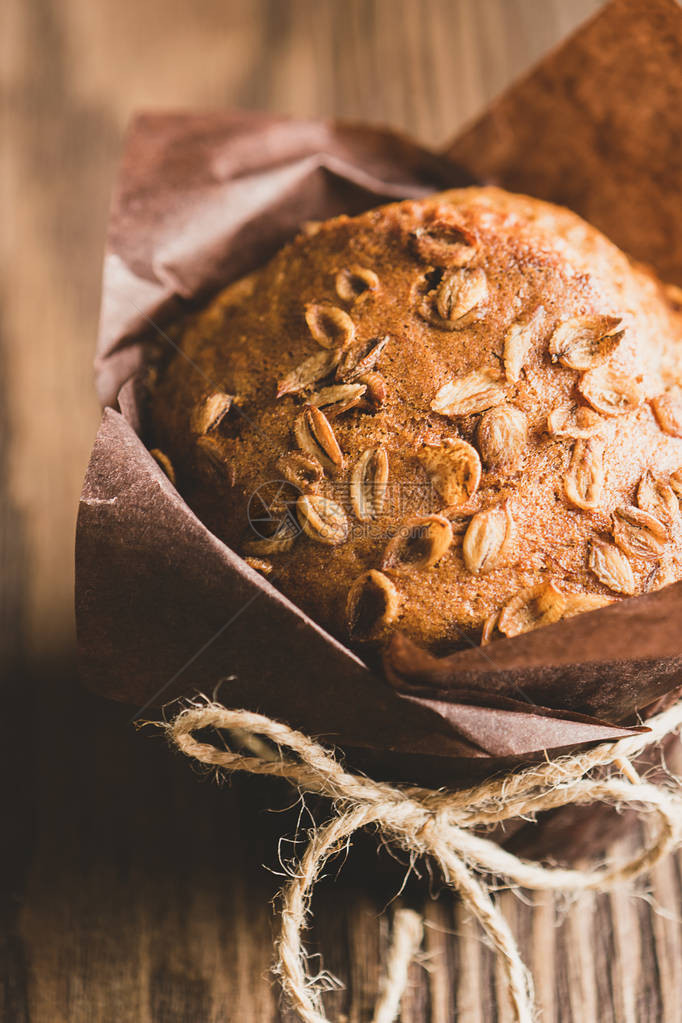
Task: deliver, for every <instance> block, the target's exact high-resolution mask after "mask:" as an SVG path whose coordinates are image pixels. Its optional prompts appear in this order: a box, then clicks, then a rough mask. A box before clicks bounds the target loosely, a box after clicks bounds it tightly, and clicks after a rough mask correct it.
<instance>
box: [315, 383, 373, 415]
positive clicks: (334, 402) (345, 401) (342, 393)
mask: <svg viewBox="0 0 682 1023" xmlns="http://www.w3.org/2000/svg"><path fill="white" fill-rule="evenodd" d="M366 390H367V385H366V384H332V385H331V386H330V387H323V388H322V390H321V391H317V392H316V393H315V394H311V395H310V398H309V399H308V403H309V404H310V405H314V406H315V407H316V408H324V409H326V410H327V411H326V415H327V418H333V417H335V416H340V415H341V414H342V413H343V412H348V411H349V410H350V409H352V408H356V407H357V406H358V405H359V404H360V399H361V398H362V396H363V394H364V393H365V391H366Z"/></svg>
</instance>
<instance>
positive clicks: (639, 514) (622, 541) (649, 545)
mask: <svg viewBox="0 0 682 1023" xmlns="http://www.w3.org/2000/svg"><path fill="white" fill-rule="evenodd" d="M613 538H614V540H615V541H616V543H617V545H618V546H619V547H620V549H621V550H622V551H623V552H624V553H625V554H629V555H630V556H631V557H633V558H646V559H651V560H655V559H656V558H659V557H660V556H661V554H662V553H663V550H664V548H665V544H666V541H667V539H668V530H667V529H666V527H665V526H664V525H663V523H662V522H661V521H660V519H657V518H656V517H655V516H654V515H650V514H649V512H646V511H642V510H641V509H640V508H635V507H633V506H632V505H622V506H621V507H620V508H616V510H615V511H614V513H613Z"/></svg>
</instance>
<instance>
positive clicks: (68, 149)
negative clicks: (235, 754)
mask: <svg viewBox="0 0 682 1023" xmlns="http://www.w3.org/2000/svg"><path fill="white" fill-rule="evenodd" d="M599 6H600V5H599V3H598V0H423V2H418V0H222V2H219V0H198V2H195V3H193V4H190V3H189V2H188V0H166V2H161V0H150V2H147V3H140V2H133V0H98V2H95V3H93V2H92V0H5V4H4V5H3V6H2V13H1V14H0V18H1V19H2V20H1V21H0V38H1V39H2V44H1V45H2V61H1V62H0V75H1V76H2V78H1V82H2V92H3V129H4V144H3V146H2V149H1V151H0V161H1V164H0V166H1V167H2V177H1V181H2V203H3V211H2V227H3V229H2V235H1V237H2V241H1V244H2V264H1V265H2V300H1V304H0V392H1V393H0V553H1V557H2V565H1V573H0V664H1V666H2V678H3V684H4V685H3V698H2V706H3V712H4V713H3V724H2V728H3V739H2V749H3V753H4V762H3V772H2V776H1V777H2V786H3V793H2V811H3V813H2V818H3V824H4V828H3V841H2V849H3V853H2V856H3V861H4V862H3V871H2V891H1V892H0V976H1V979H2V987H1V988H0V1018H1V1019H2V1020H6V1021H8V1023H28V1021H30V1023H61V1021H64V1023H67V1021H68V1023H95V1021H98V1023H109V1021H111V1023H128V1021H130V1023H137V1021H140V1023H148V1021H151V1023H185V1021H187V1023H209V1021H210V1023H218V1021H220V1023H223V1021H229V1023H270V1021H275V1020H286V1021H293V1016H292V1014H290V1013H288V1012H287V1011H286V1010H284V1009H283V1008H282V1005H281V999H280V995H279V991H278V988H277V986H276V984H275V982H274V980H273V979H272V976H271V975H270V973H269V967H270V964H271V957H272V939H273V935H274V933H275V926H276V920H275V917H274V915H273V910H272V906H271V904H270V900H271V898H272V896H273V894H274V893H275V891H276V889H277V885H278V883H279V880H280V878H279V876H278V872H280V871H281V869H282V868H281V866H280V864H279V857H280V856H281V857H282V858H283V859H286V858H287V857H290V856H291V855H292V854H293V853H294V852H295V847H293V846H291V845H288V844H284V845H283V846H282V847H279V846H278V839H279V837H280V836H281V835H292V834H293V833H294V831H295V828H296V825H297V822H299V820H300V825H301V827H303V828H304V827H305V825H306V821H307V820H308V817H307V814H308V812H309V810H308V809H303V810H302V808H301V807H300V805H298V804H296V803H295V802H294V800H293V797H292V794H291V792H290V790H288V789H287V787H286V786H285V785H278V784H273V783H265V782H263V781H259V780H255V779H235V780H233V781H232V782H231V784H229V785H228V786H226V787H224V788H222V789H219V788H218V787H216V786H215V785H213V784H212V782H211V781H210V779H207V778H202V777H199V776H197V775H196V774H195V773H193V772H192V771H191V769H190V767H189V766H188V764H187V763H185V762H183V761H182V760H181V759H180V758H179V757H176V756H172V755H171V754H170V753H169V751H168V750H167V749H166V748H165V746H164V744H163V741H162V740H161V739H160V738H159V736H158V735H156V734H152V733H150V732H146V733H145V732H137V731H136V730H135V729H134V728H133V727H132V725H131V723H130V718H131V710H130V708H125V707H121V706H119V705H114V704H110V703H107V702H106V701H104V700H100V699H98V698H95V697H93V696H92V695H89V694H87V693H85V692H84V691H82V690H81V689H80V688H79V686H78V683H77V681H76V676H75V668H74V652H73V651H74V641H73V617H72V588H73V565H72V562H73V534H74V523H75V510H76V503H77V498H78V492H79V488H80V483H81V480H82V476H83V473H84V469H85V465H86V461H87V456H88V452H89V448H90V445H91V443H92V440H93V437H94V433H95V430H96V425H97V421H98V409H97V405H96V401H95V398H94V395H93V390H92V385H91V369H90V366H91V358H92V352H93V343H94V336H95V331H96V324H97V315H98V302H99V276H100V264H101V253H102V245H103V237H104V230H105V223H106V215H107V204H108V197H109V192H110V188H111V184H112V181H113V177H114V174H115V170H116V161H117V155H118V153H119V150H120V143H121V136H122V132H123V130H124V128H125V124H126V121H127V119H128V118H129V116H130V114H131V112H132V111H133V110H134V109H136V108H140V107H186V106H194V107H224V106H231V107H247V108H254V109H255V108H268V109H273V110H276V111H281V112H285V113H291V114H296V115H310V116H318V115H323V116H327V115H340V116H343V117H346V118H352V119H361V120H365V121H370V122H373V123H380V124H388V125H390V126H392V127H397V128H401V129H404V130H406V131H408V132H409V133H411V134H413V135H415V136H416V137H417V138H418V139H420V140H422V141H426V142H429V143H444V142H446V141H447V139H448V138H449V137H451V136H452V135H453V134H454V133H455V132H456V131H457V130H458V128H459V127H461V125H462V124H463V123H464V122H465V121H466V120H467V119H469V118H471V117H472V116H473V115H475V114H476V113H477V112H479V111H480V109H481V108H482V107H483V105H484V104H485V103H486V102H487V101H488V100H489V99H490V98H492V96H493V95H495V94H496V93H497V92H499V91H500V90H501V89H502V88H504V87H505V85H507V84H508V82H509V81H510V80H511V79H513V78H514V77H515V76H517V75H518V74H520V73H521V72H523V71H524V70H525V69H526V68H527V67H528V66H529V65H530V64H531V63H532V62H533V61H534V60H536V59H537V58H538V57H539V56H541V55H542V54H543V53H544V52H545V51H546V50H547V49H548V48H549V47H551V46H553V45H555V44H556V43H557V42H558V41H559V40H560V39H561V38H563V37H564V36H565V35H566V34H567V33H568V32H570V31H571V30H572V29H573V28H574V27H575V26H576V25H577V24H578V23H579V22H580V21H581V20H582V19H584V18H586V17H588V16H589V15H590V14H592V13H593V12H594V11H595V10H596V9H597V8H598V7H599ZM266 808H267V809H266ZM312 809H313V810H314V811H315V812H318V813H322V814H323V813H324V807H320V806H318V807H313V808H312ZM407 866H408V865H407V864H406V863H404V862H401V860H400V859H395V858H394V857H393V856H391V855H389V853H388V852H387V851H386V850H381V851H379V852H377V848H376V842H375V840H374V838H373V836H371V835H368V836H362V837H361V838H360V839H359V840H358V842H357V843H356V845H355V846H354V847H353V850H352V852H351V855H350V857H349V858H348V860H347V862H346V863H345V864H344V865H343V868H342V869H341V871H340V873H337V872H336V871H333V872H331V873H330V876H329V877H328V878H327V880H326V881H325V882H324V884H323V885H322V887H321V889H320V891H319V894H318V895H317V896H316V899H315V907H314V908H315V922H314V925H313V927H312V929H311V931H310V933H309V935H308V938H309V946H310V948H311V949H312V950H313V951H314V952H318V953H321V954H322V956H323V965H324V967H325V968H327V969H329V970H330V971H331V972H332V973H334V974H335V975H336V976H337V977H338V978H339V979H340V980H341V981H342V982H343V985H344V987H343V989H341V990H339V991H335V992H333V993H331V994H329V995H328V996H327V1009H328V1013H329V1018H330V1019H331V1020H334V1021H338V1023H341V1021H343V1020H345V1021H347V1023H368V1021H369V1020H370V1019H371V1016H372V1007H373V1005H374V1002H375V999H376V994H377V990H378V986H379V980H380V976H381V962H382V959H383V958H384V957H385V954H386V950H387V947H388V943H389V940H390V927H391V917H392V912H393V909H394V907H395V906H396V905H409V906H412V907H414V908H417V909H419V910H420V911H421V912H423V914H424V916H425V919H426V931H425V942H424V950H423V956H422V957H421V960H420V962H418V963H417V964H415V965H413V967H412V968H411V972H410V984H409V988H408V990H407V993H406V995H405V998H404V999H403V1004H402V1010H401V1020H403V1023H427V1021H428V1023H449V1021H454V1020H461V1021H466V1023H491V1021H506V1020H509V1019H510V1010H509V1005H508V1003H507V1001H506V996H505V991H504V984H503V980H502V976H501V973H500V970H499V967H498V965H497V964H496V963H495V961H494V959H493V957H492V955H491V953H490V952H489V951H488V950H487V949H486V948H485V946H483V945H482V944H481V942H480V935H479V933H478V931H477V928H476V927H475V925H474V924H473V923H472V922H471V921H470V920H469V919H467V917H466V914H464V913H463V912H462V910H461V908H460V907H459V905H458V904H457V902H456V901H455V900H453V899H451V898H450V897H448V896H446V895H444V894H442V893H440V887H439V881H438V878H437V877H431V876H430V875H429V872H428V868H427V866H426V865H424V864H416V865H414V867H413V869H411V871H410V877H409V880H408V883H407V885H406V887H405V888H404V890H402V891H401V885H402V880H403V876H404V874H405V872H406V869H407ZM680 890H681V881H680V862H679V861H674V860H670V861H668V862H666V863H664V864H662V865H661V866H660V867H659V868H658V869H657V870H656V872H655V875H654V876H653V878H652V879H651V884H650V887H649V889H647V890H646V891H645V889H644V888H642V890H641V897H640V898H636V899H633V898H631V897H630V896H628V895H627V894H623V893H618V894H614V895H612V896H608V897H601V898H593V897H591V896H586V897H584V898H581V899H580V900H577V901H573V902H562V901H559V900H556V901H555V900H552V899H550V898H548V897H546V896H535V897H533V898H526V897H525V896H524V897H521V896H519V895H517V894H514V893H511V892H502V893H500V895H499V901H500V904H501V905H502V906H503V908H504V911H505V913H506V915H507V917H508V919H509V921H510V923H511V925H512V927H513V929H514V931H515V933H516V934H517V936H518V937H519V940H520V942H521V945H522V948H523V951H524V954H525V956H526V957H527V960H528V962H529V964H530V965H531V966H532V968H533V971H534V974H535V979H536V985H537V990H538V996H539V1001H540V1003H541V1007H542V1019H543V1021H547V1023H550V1021H566V1020H574V1021H581V1023H582V1021H585V1023H590V1021H594V1020H600V1021H604V1023H647V1021H651V1023H654V1021H665V1023H679V1021H680V1020H682V1009H681V999H680V994H681V992H682V958H681V951H682V928H681V927H680V919H679V915H680ZM399 892H400V894H398V893H399Z"/></svg>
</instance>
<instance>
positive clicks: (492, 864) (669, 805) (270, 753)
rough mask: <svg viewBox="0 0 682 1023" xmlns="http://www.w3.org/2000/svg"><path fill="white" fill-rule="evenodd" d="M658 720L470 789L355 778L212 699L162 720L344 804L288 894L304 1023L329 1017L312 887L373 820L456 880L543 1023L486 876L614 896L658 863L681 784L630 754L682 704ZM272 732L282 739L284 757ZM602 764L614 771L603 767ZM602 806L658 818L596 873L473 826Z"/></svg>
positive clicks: (196, 746) (288, 732)
mask: <svg viewBox="0 0 682 1023" xmlns="http://www.w3.org/2000/svg"><path fill="white" fill-rule="evenodd" d="M647 725H648V726H649V729H650V731H649V732H647V733H644V734H638V735H635V736H632V737H628V738H626V739H621V740H619V741H617V742H608V743H601V744H600V745H598V746H596V747H594V748H592V749H590V750H588V751H587V752H583V753H577V754H575V755H568V756H563V757H559V758H557V759H555V760H551V761H547V762H546V763H543V764H542V765H540V766H538V767H531V768H527V769H525V770H521V771H515V772H513V773H509V774H506V775H503V776H499V777H497V778H493V779H491V780H489V781H486V782H483V783H482V784H480V785H477V786H475V787H473V788H469V789H465V790H460V791H449V790H444V789H438V790H434V789H427V788H419V787H414V786H397V785H390V784H387V783H385V782H378V781H374V780H372V779H371V778H369V777H366V776H364V775H360V774H354V773H352V772H350V771H347V770H346V769H345V768H344V767H343V766H342V765H341V763H340V762H339V761H338V760H337V759H336V757H335V756H334V755H333V754H332V753H331V752H330V751H328V750H327V749H324V748H323V747H322V746H320V745H319V744H318V743H317V742H314V741H313V740H312V739H310V738H308V737H307V736H305V735H303V734H302V733H301V732H297V731H294V730H293V729H291V728H289V727H287V726H286V725H284V724H281V723H280V722H277V721H272V720H270V718H267V717H264V716H262V715H260V714H254V713H252V712H250V711H246V710H229V709H227V708H225V707H223V706H221V705H220V704H217V703H212V702H209V701H205V702H204V701H201V702H200V703H193V704H192V705H190V706H188V707H186V708H185V709H184V710H182V711H181V712H180V713H179V714H178V715H177V717H176V718H175V719H174V720H173V721H171V722H170V723H164V724H162V725H161V727H163V728H164V729H165V731H166V733H167V735H168V738H169V739H170V741H171V742H172V744H174V745H175V746H176V747H177V748H178V749H180V750H181V751H182V752H183V753H184V754H186V755H187V756H188V757H191V758H192V759H194V760H196V761H199V762H200V763H202V764H206V765H210V766H213V767H216V768H223V769H225V770H227V771H246V772H247V773H248V774H263V775H272V776H274V777H277V778H286V779H288V780H289V781H290V782H291V783H292V784H293V785H295V786H296V787H297V788H298V789H299V791H300V792H301V793H314V794H316V795H320V796H324V797H326V798H327V799H330V800H332V802H333V807H334V813H333V816H332V817H331V819H330V820H328V821H327V823H325V824H324V825H322V826H320V827H314V828H313V829H312V830H311V832H310V833H309V836H308V845H307V847H306V849H305V851H304V853H303V855H302V857H301V859H300V862H299V864H298V868H297V870H296V872H295V876H294V877H293V879H292V880H291V881H289V882H288V883H287V885H286V886H285V887H284V889H283V891H282V893H281V897H282V911H281V934H280V938H279V941H278V954H279V963H278V967H277V969H278V973H279V975H280V978H281V982H282V986H283V988H284V991H285V994H286V995H287V996H288V998H289V1000H290V1002H291V1004H292V1006H293V1007H294V1008H295V1010H296V1011H297V1012H298V1014H299V1016H300V1018H301V1019H303V1020H304V1021H305V1023H328V1021H327V1017H326V1016H325V1015H324V1011H323V1008H322V1001H321V992H320V984H319V982H316V981H314V980H313V979H312V978H311V977H310V976H309V974H308V971H307V961H306V953H305V949H304V947H303V944H302V931H303V929H304V927H305V926H306V921H307V918H308V914H309V911H310V899H311V896H312V891H313V888H314V886H315V883H316V881H317V879H318V878H319V876H320V873H321V871H322V869H323V867H324V865H325V863H326V861H327V860H328V859H329V857H330V856H332V855H333V854H334V853H335V852H337V851H338V850H339V849H340V848H342V847H343V845H344V843H346V842H348V840H349V839H350V837H351V836H352V835H353V833H354V832H355V831H357V830H358V829H359V828H365V827H368V826H369V825H374V826H375V827H376V828H377V830H378V831H379V833H380V834H381V836H382V838H383V839H384V840H388V841H390V842H394V843H395V844H396V845H398V846H399V847H401V848H402V849H404V850H407V851H408V852H409V853H410V854H412V855H416V856H424V857H429V858H430V859H432V860H433V861H435V863H436V864H437V865H438V867H439V868H440V871H441V873H442V875H443V878H444V879H445V882H446V884H447V885H448V886H449V887H451V888H453V889H454V890H455V891H456V892H457V893H458V895H459V896H460V898H461V899H462V900H463V902H464V904H465V905H466V906H467V907H468V909H469V911H470V912H471V913H472V914H473V916H474V917H475V918H476V919H477V920H478V922H479V924H480V925H481V927H482V929H483V931H484V933H485V935H486V936H487V938H488V939H489V942H490V943H491V944H492V946H493V948H494V950H495V952H496V953H497V955H498V956H499V957H500V959H501V962H502V964H503V966H504V971H505V976H506V981H507V984H508V989H509V995H510V1000H511V1004H512V1007H513V1018H514V1020H515V1021H516V1023H532V1021H533V1020H534V1019H535V1018H536V1017H535V1011H534V995H533V983H532V978H531V975H530V973H529V971H528V970H527V968H526V966H525V965H524V963H523V960H522V958H521V955H520V953H519V949H518V947H517V945H516V942H515V940H514V937H513V935H512V932H511V930H510V928H509V925H508V924H507V922H506V920H505V918H504V917H503V915H502V913H501V912H500V910H499V909H498V908H497V907H496V905H495V903H494V901H493V898H492V896H491V888H490V885H489V884H488V883H487V882H486V880H485V877H486V875H487V876H490V875H492V876H493V877H495V878H500V879H502V880H503V881H504V882H506V884H508V885H513V886H518V887H521V888H527V889H535V890H554V891H561V892H579V891H595V892H603V891H606V890H608V889H610V888H612V887H613V886H614V885H616V884H619V883H622V882H625V881H630V880H632V879H633V878H636V877H637V876H638V875H640V874H642V873H645V872H646V871H648V870H650V869H651V868H652V867H653V866H654V864H655V863H657V862H658V861H659V860H660V859H661V858H662V857H663V856H665V855H666V854H667V853H669V852H672V851H673V850H674V849H675V848H677V847H678V846H679V845H680V844H682V797H681V796H680V791H679V788H678V786H677V785H676V783H674V780H672V779H670V780H667V781H666V782H664V783H662V784H651V783H649V782H647V781H644V780H641V779H640V778H639V776H638V775H637V773H636V772H635V770H634V769H633V767H632V765H631V764H630V761H629V758H630V757H632V756H636V755H637V754H638V753H641V752H642V751H643V750H644V749H646V748H647V747H648V746H652V745H654V744H656V743H658V742H660V740H661V739H662V738H664V736H666V735H668V734H670V733H672V732H676V731H678V730H679V728H680V727H681V726H682V702H680V703H677V704H676V705H675V706H673V707H672V708H670V709H669V710H667V711H665V712H663V713H661V714H658V715H657V716H655V717H653V718H651V719H650V720H649V721H648V722H647ZM206 728H215V729H221V730H227V731H228V732H231V733H232V734H233V735H235V737H238V739H239V743H240V745H241V746H242V747H246V748H247V749H249V750H252V751H254V752H252V753H250V754H248V755H245V754H242V753H237V752H232V751H231V750H229V749H224V748H223V749H219V748H218V747H217V746H215V745H213V744H211V743H207V742H200V741H199V740H198V739H196V738H195V733H196V732H197V731H199V730H201V729H206ZM262 739H267V740H269V741H270V743H272V744H274V746H275V747H277V752H276V753H275V751H274V750H273V749H272V748H271V747H270V746H268V745H267V744H266V743H264V742H262ZM599 768H602V769H608V768H615V770H611V771H609V770H602V771H597V772H596V773H595V771H596V769H599ZM595 802H601V803H606V804H609V805H611V806H612V807H614V808H617V809H622V808H625V807H631V808H635V809H637V810H638V812H639V813H640V815H641V816H643V817H645V818H646V819H647V820H650V819H653V820H655V822H656V826H655V827H654V828H652V829H650V831H649V832H648V836H649V837H648V838H647V840H646V841H645V842H644V844H643V845H642V847H641V848H640V849H639V850H638V851H637V852H636V853H634V854H633V855H632V856H631V857H630V858H628V859H625V860H622V861H619V862H614V861H607V862H606V863H602V864H599V865H595V866H594V867H591V868H586V869H563V868H558V867H557V868H552V867H546V866H541V865H540V864H539V863H536V862H532V861H529V860H525V859H521V858H520V857H518V856H515V855H513V854H512V853H509V852H507V851H506V850H504V849H502V848H501V847H500V846H499V845H498V844H497V843H496V842H494V841H492V840H491V839H488V838H484V837H481V836H480V835H477V834H475V833H474V829H475V828H478V827H481V826H487V825H495V824H500V823H502V822H504V821H508V820H510V819H512V818H518V817H528V816H534V815H535V814H536V813H538V812H539V811H541V810H550V809H554V808H556V807H560V806H566V805H569V804H571V805H586V804H590V803H595ZM402 972H403V973H405V971H404V970H403V971H402ZM389 983H390V971H389ZM389 994H390V992H389ZM393 1001H394V1002H395V997H394V998H393ZM377 1018H378V1013H377V1014H375V1020H376V1019H377ZM382 1018H389V1017H388V1016H386V1017H382ZM390 1018H393V1016H391V1017H390Z"/></svg>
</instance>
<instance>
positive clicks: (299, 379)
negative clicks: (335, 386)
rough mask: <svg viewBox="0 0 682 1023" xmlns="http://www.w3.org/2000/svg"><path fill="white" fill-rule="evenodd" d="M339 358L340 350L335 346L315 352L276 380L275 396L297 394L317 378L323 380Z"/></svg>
mask: <svg viewBox="0 0 682 1023" xmlns="http://www.w3.org/2000/svg"><path fill="white" fill-rule="evenodd" d="M340 358H341V351H340V350H339V349H336V348H332V349H329V350H327V349H323V350H322V351H321V352H315V354H314V355H311V356H310V357H309V358H307V359H304V360H303V362H302V363H301V364H300V365H299V366H296V367H295V368H294V369H292V371H291V373H287V375H286V376H285V377H283V378H282V379H281V380H280V381H279V382H278V384H277V397H278V398H283V397H284V395H286V394H299V393H300V392H301V391H304V390H305V389H306V388H307V387H311V386H312V385H313V384H316V383H317V382H318V381H319V380H324V378H325V377H327V376H329V374H330V373H331V372H332V371H333V370H334V368H335V367H336V365H337V363H338V361H339V359H340Z"/></svg>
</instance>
